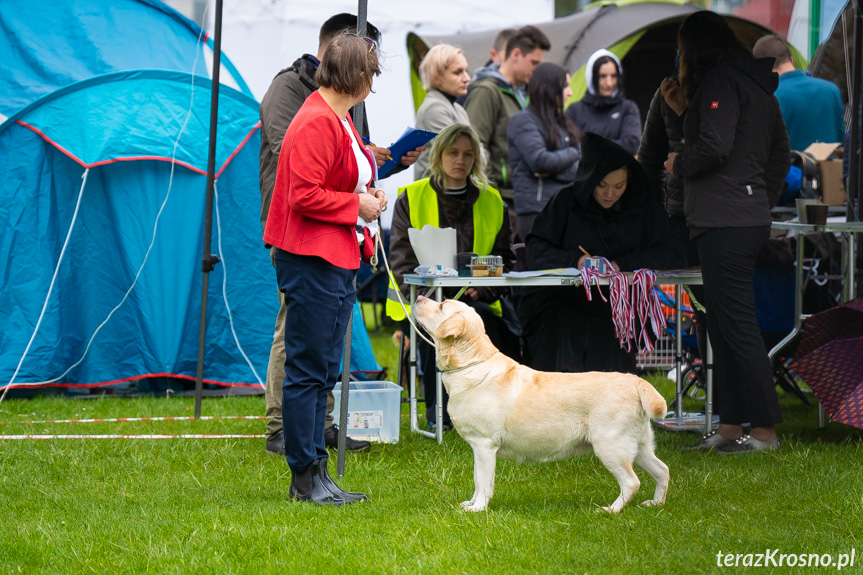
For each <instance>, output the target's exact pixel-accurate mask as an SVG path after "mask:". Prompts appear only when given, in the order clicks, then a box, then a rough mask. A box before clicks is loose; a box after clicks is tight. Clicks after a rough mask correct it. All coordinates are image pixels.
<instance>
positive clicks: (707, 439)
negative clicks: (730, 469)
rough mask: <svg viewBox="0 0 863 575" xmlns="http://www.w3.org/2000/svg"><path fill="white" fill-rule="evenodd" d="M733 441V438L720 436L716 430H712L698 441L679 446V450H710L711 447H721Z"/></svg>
mask: <svg viewBox="0 0 863 575" xmlns="http://www.w3.org/2000/svg"><path fill="white" fill-rule="evenodd" d="M735 441H736V440H735V439H728V438H727V437H722V436H721V435H719V434H718V433H717V432H716V430H713V431H711V432H710V433H708V434H707V435H705V436H703V437H702V438H701V440H700V441H699V442H698V443H693V444H692V445H684V446H683V447H681V448H680V451H711V450H713V449H722V448H723V447H726V446H728V445H731V444H732V443H734V442H735Z"/></svg>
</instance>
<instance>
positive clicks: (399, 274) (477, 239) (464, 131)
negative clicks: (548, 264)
mask: <svg viewBox="0 0 863 575" xmlns="http://www.w3.org/2000/svg"><path fill="white" fill-rule="evenodd" d="M429 156H430V162H429V170H430V171H431V174H432V175H431V176H430V177H428V178H423V179H420V180H417V181H416V182H414V183H412V184H409V185H408V186H405V187H404V188H402V189H400V190H399V196H398V198H397V199H396V202H395V213H394V214H393V222H392V228H391V230H390V234H391V235H390V264H391V266H392V272H393V276H392V277H391V282H394V284H391V285H390V288H391V290H390V292H391V294H392V295H391V297H390V298H389V299H388V300H387V315H388V316H390V318H392V319H393V320H395V321H402V320H404V319H405V314H404V311H402V309H401V306H400V304H399V303H398V300H397V299H396V294H395V288H394V285H397V286H399V288H400V289H401V292H402V294H403V299H404V300H405V301H408V300H407V298H408V294H409V286H408V285H407V284H404V283H403V281H402V278H403V277H404V274H410V273H413V270H414V268H415V267H416V266H417V265H418V264H419V260H418V259H417V256H416V254H415V253H414V250H413V247H412V246H411V243H410V239H409V237H408V229H409V228H417V229H422V227H423V226H424V225H427V224H428V225H431V226H434V227H439V228H455V231H456V251H457V252H458V253H464V252H473V253H476V254H477V255H480V256H487V255H493V256H501V258H502V259H503V265H504V268H505V269H512V266H513V265H514V264H515V251H514V250H513V247H512V228H511V227H510V220H509V213H508V212H507V208H506V205H504V203H503V200H502V199H501V197H500V193H498V191H497V190H496V189H494V188H492V187H491V186H489V185H488V184H487V182H486V176H485V167H484V164H483V161H482V158H481V156H480V143H479V138H478V137H477V135H476V132H474V131H473V129H472V128H471V127H470V126H466V125H464V124H453V125H451V126H448V127H447V128H444V129H443V130H441V132H440V134H439V135H438V137H437V138H435V139H434V144H433V145H432V148H431V150H430V152H429ZM456 291H458V290H457V289H455V290H452V291H450V292H446V290H445V292H446V293H445V294H444V295H445V296H447V297H453V296H454V295H455V292H456ZM502 293H503V292H502V290H501V289H495V288H477V287H471V288H468V289H467V290H466V291H465V293H464V296H463V298H462V300H463V301H464V302H465V303H467V304H468V305H470V306H471V307H473V308H474V309H475V310H476V312H477V313H478V314H479V315H480V317H482V319H483V323H484V324H485V329H486V333H487V334H488V336H489V338H491V341H492V343H494V344H495V346H497V348H498V349H500V350H501V351H502V352H503V353H506V354H507V355H510V356H512V355H517V353H518V340H517V338H515V336H514V335H513V334H512V332H510V330H509V329H508V328H507V327H506V324H505V323H504V321H503V319H502V317H503V309H502V306H501V302H500V301H499V299H500V296H501V294H502ZM418 343H419V352H420V357H421V362H422V368H423V384H424V387H425V402H426V418H427V420H428V422H429V427H433V426H434V425H436V424H437V419H436V415H435V363H434V360H435V355H434V349H433V348H432V347H431V346H429V345H428V344H426V343H425V342H423V341H422V340H420V341H419V342H418ZM442 403H443V408H444V419H443V424H444V427H445V428H447V427H450V426H451V423H450V421H449V416H448V415H447V414H446V403H447V396H446V393H444V398H443V402H442Z"/></svg>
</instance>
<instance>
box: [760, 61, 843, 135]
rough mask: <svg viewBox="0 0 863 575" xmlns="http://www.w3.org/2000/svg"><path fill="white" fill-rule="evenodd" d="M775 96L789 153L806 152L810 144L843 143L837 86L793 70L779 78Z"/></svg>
mask: <svg viewBox="0 0 863 575" xmlns="http://www.w3.org/2000/svg"><path fill="white" fill-rule="evenodd" d="M775 95H776V99H777V100H779V107H780V108H782V118H783V119H784V120H785V128H786V129H787V130H788V142H789V144H790V145H791V149H792V150H805V149H806V148H807V147H808V146H809V144H811V143H813V142H842V141H844V139H845V123H844V120H843V111H844V106H843V105H842V96H840V95H839V88H838V87H837V86H836V84H834V83H833V82H830V81H828V80H822V79H820V78H813V77H812V76H807V75H806V74H805V73H803V72H802V71H801V70H794V71H793V72H786V73H785V74H782V75H781V76H779V87H778V88H776V92H775Z"/></svg>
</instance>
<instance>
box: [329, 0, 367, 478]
mask: <svg viewBox="0 0 863 575" xmlns="http://www.w3.org/2000/svg"><path fill="white" fill-rule="evenodd" d="M367 22H368V0H359V6H358V7H357V34H358V35H359V36H365V35H366V23H367ZM364 113H365V107H364V105H363V104H359V105H356V106H354V108H353V110H352V111H351V115H352V116H353V118H352V119H353V121H354V126H357V130H358V131H359V132H360V133H362V131H363V121H364V119H363V116H364ZM356 287H357V280H356V278H354V288H356ZM353 325H354V310H353V308H352V309H351V318H350V320H348V330H347V333H346V334H345V352H344V354H342V396H341V398H340V402H339V455H338V464H337V468H336V473H337V475H338V477H344V475H345V455H346V451H345V448H346V446H345V443H347V437H348V392H349V390H350V381H351V335H352V333H353V332H352V330H353Z"/></svg>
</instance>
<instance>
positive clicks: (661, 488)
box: [635, 430, 670, 507]
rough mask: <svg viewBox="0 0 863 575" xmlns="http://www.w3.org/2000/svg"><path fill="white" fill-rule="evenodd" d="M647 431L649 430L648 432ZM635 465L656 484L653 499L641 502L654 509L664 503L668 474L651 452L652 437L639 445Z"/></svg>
mask: <svg viewBox="0 0 863 575" xmlns="http://www.w3.org/2000/svg"><path fill="white" fill-rule="evenodd" d="M648 431H649V430H648ZM635 464H636V465H637V466H639V467H640V468H642V469H643V470H645V471H646V472H647V473H648V474H649V475H650V477H652V478H653V480H654V481H655V482H656V490H655V491H654V492H653V499H648V500H647V501H644V502H642V505H646V506H647V507H656V506H658V505H662V504H663V503H665V494H666V493H667V492H668V479H669V477H670V474H669V472H668V466H667V465H665V463H663V462H662V460H661V459H659V458H658V457H656V454H655V453H654V452H653V435H652V434H650V436H649V437H647V438H645V439H644V440H642V442H641V444H640V445H639V452H638V457H636V458H635Z"/></svg>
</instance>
